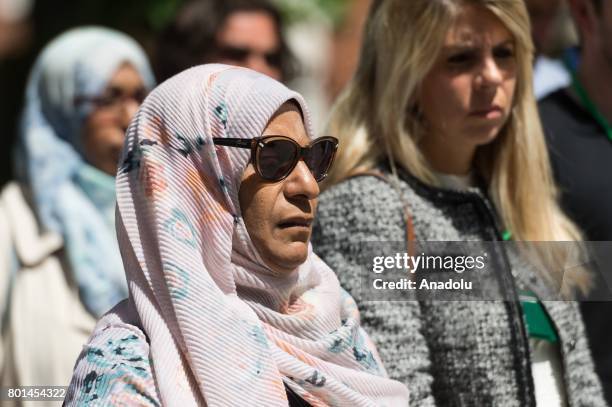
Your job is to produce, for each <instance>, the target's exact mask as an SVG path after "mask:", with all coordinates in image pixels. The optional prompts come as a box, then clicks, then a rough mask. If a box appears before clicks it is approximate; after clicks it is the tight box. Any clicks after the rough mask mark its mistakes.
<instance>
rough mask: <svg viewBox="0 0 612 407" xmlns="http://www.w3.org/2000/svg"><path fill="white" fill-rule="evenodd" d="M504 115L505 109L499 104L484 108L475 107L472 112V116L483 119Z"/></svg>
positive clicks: (497, 117)
mask: <svg viewBox="0 0 612 407" xmlns="http://www.w3.org/2000/svg"><path fill="white" fill-rule="evenodd" d="M502 115H503V110H502V108H501V107H499V106H490V107H486V108H484V109H475V110H472V111H471V112H470V116H472V117H478V118H482V119H488V120H492V119H499V118H501V117H502Z"/></svg>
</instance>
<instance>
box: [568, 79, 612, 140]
mask: <svg viewBox="0 0 612 407" xmlns="http://www.w3.org/2000/svg"><path fill="white" fill-rule="evenodd" d="M570 73H571V74H572V86H573V87H574V90H575V91H576V93H577V94H578V97H579V98H580V101H581V102H582V104H583V105H584V107H585V108H586V110H587V111H588V112H589V113H590V114H591V116H592V117H593V118H594V119H595V121H596V122H597V123H599V125H600V126H601V127H603V129H604V131H605V132H606V135H607V136H608V139H610V141H612V126H610V123H608V121H607V120H606V118H605V117H604V116H603V115H602V114H601V113H600V112H599V110H597V106H595V104H594V103H593V101H592V100H591V99H590V98H589V95H588V94H587V92H586V90H585V89H584V86H582V83H580V80H578V74H577V73H576V71H575V70H573V69H570Z"/></svg>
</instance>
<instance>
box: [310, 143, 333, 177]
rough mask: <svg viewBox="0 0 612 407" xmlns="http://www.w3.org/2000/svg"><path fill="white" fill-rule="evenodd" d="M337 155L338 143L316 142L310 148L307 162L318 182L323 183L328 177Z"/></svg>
mask: <svg viewBox="0 0 612 407" xmlns="http://www.w3.org/2000/svg"><path fill="white" fill-rule="evenodd" d="M335 153H336V143H335V142H334V141H332V140H320V141H315V142H314V143H313V144H312V146H311V147H310V153H309V154H308V157H306V159H305V161H306V165H308V168H310V171H311V172H312V175H313V176H314V178H315V179H316V180H317V182H319V181H322V180H323V179H325V177H326V176H327V171H329V167H331V164H332V161H333V160H334V155H335Z"/></svg>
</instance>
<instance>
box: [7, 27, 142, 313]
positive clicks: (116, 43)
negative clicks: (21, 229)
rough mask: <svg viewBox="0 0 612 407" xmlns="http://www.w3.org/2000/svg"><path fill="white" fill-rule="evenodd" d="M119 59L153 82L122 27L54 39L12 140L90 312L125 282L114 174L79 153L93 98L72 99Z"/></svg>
mask: <svg viewBox="0 0 612 407" xmlns="http://www.w3.org/2000/svg"><path fill="white" fill-rule="evenodd" d="M124 63H129V64H131V65H132V66H133V67H134V68H135V69H136V70H137V72H138V73H139V74H140V76H141V78H142V81H143V83H144V85H145V87H147V88H148V89H151V88H152V87H153V85H154V80H153V76H152V73H151V70H150V67H149V64H148V62H147V58H146V56H145V54H144V52H143V50H142V49H141V48H140V46H139V45H138V44H137V43H136V42H135V41H134V40H132V39H131V38H129V37H128V36H126V35H124V34H121V33H119V32H117V31H113V30H109V29H106V28H100V27H84V28H77V29H73V30H70V31H68V32H66V33H64V34H62V35H60V36H59V37H58V38H57V39H55V40H54V41H52V42H51V43H50V44H49V45H48V46H47V47H46V48H45V49H44V50H43V52H42V53H41V55H40V56H39V58H38V59H37V61H36V63H35V65H34V68H33V70H32V73H31V75H30V78H29V81H28V86H27V90H26V101H25V109H24V112H23V116H22V120H21V129H20V134H19V140H18V146H17V157H16V158H17V159H16V163H17V173H18V177H19V178H20V179H21V181H22V182H24V183H26V184H27V185H28V186H29V188H30V189H31V192H32V195H33V198H34V205H35V210H36V212H37V213H38V216H39V218H40V221H41V223H42V226H43V228H44V230H46V231H52V232H56V233H58V234H60V235H61V236H62V237H63V239H64V242H65V245H66V251H67V258H68V262H69V264H70V268H71V270H72V275H73V277H74V279H75V281H76V283H77V285H78V288H79V293H80V296H81V299H82V301H83V303H84V305H85V307H86V308H87V309H88V310H89V311H90V312H91V313H92V314H94V315H95V316H100V315H102V314H103V313H104V312H106V311H108V310H109V309H110V308H111V307H112V306H113V305H115V304H116V303H117V302H119V301H120V300H121V299H123V298H125V297H126V296H127V285H126V283H125V275H124V273H123V267H122V263H121V257H120V256H119V249H118V247H117V243H116V237H115V230H114V209H115V188H114V178H113V177H111V176H109V175H107V174H105V173H103V172H102V171H100V170H98V169H96V168H94V167H93V166H91V165H90V164H88V163H86V162H85V161H84V158H83V156H82V140H81V136H82V128H83V125H84V122H85V120H86V119H87V117H88V116H89V114H90V113H91V112H92V110H93V109H94V106H93V104H92V103H91V102H86V103H75V100H76V98H77V97H81V96H87V97H96V96H100V95H102V94H103V92H104V90H105V88H106V86H107V84H108V82H109V81H110V79H111V77H112V76H113V75H114V73H115V72H116V70H117V69H118V68H119V67H120V66H121V65H122V64H124Z"/></svg>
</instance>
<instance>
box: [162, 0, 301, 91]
mask: <svg viewBox="0 0 612 407" xmlns="http://www.w3.org/2000/svg"><path fill="white" fill-rule="evenodd" d="M282 32H283V27H282V20H281V16H280V14H279V12H278V10H277V9H276V8H275V7H273V6H272V4H270V3H268V1H266V0H191V1H189V2H187V3H186V4H185V5H184V6H183V7H182V8H181V9H180V10H179V11H178V13H177V14H176V16H175V17H174V19H173V20H172V21H171V23H170V24H169V25H168V26H167V27H166V29H165V30H164V31H163V32H162V34H161V35H160V37H159V38H158V41H157V46H156V50H155V56H154V59H153V61H154V62H153V65H154V70H155V73H156V76H157V79H158V82H162V81H164V80H166V79H167V78H169V77H171V76H173V75H175V74H177V73H179V72H181V71H183V70H185V69H187V68H190V67H192V66H195V65H200V64H204V63H210V62H220V63H226V64H230V65H238V66H243V67H246V68H250V69H253V70H255V71H258V72H261V73H263V74H265V75H268V76H270V77H272V78H274V79H276V80H280V81H283V82H286V81H288V80H289V79H291V77H292V76H293V74H294V66H295V62H294V60H293V57H292V55H291V53H290V52H289V48H288V46H287V43H286V42H285V39H284V38H283V34H282Z"/></svg>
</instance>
